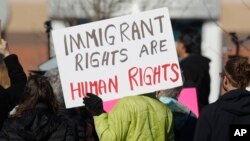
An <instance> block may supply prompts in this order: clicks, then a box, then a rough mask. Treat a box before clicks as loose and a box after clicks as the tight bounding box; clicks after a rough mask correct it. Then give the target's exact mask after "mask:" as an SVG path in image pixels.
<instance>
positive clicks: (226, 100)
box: [218, 89, 250, 116]
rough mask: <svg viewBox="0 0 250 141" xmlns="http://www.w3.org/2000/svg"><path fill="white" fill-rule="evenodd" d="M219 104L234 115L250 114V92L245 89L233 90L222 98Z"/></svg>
mask: <svg viewBox="0 0 250 141" xmlns="http://www.w3.org/2000/svg"><path fill="white" fill-rule="evenodd" d="M218 102H219V103H220V108H221V109H223V110H224V111H227V112H229V113H232V114H234V115H238V116H244V115H249V114H250V92H249V91H247V90H245V89H237V90H232V91H230V92H228V93H226V94H225V95H223V96H222V97H220V99H219V101H218Z"/></svg>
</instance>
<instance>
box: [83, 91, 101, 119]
mask: <svg viewBox="0 0 250 141" xmlns="http://www.w3.org/2000/svg"><path fill="white" fill-rule="evenodd" d="M83 103H84V104H85V106H86V107H87V108H89V110H90V111H91V112H93V114H94V115H95V116H99V115H100V114H102V113H105V111H104V110H103V102H102V99H101V98H100V97H98V96H96V95H94V94H92V93H88V94H87V97H84V98H83Z"/></svg>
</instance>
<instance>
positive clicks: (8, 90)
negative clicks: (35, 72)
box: [0, 39, 27, 129]
mask: <svg viewBox="0 0 250 141" xmlns="http://www.w3.org/2000/svg"><path fill="white" fill-rule="evenodd" d="M0 54H1V56H2V57H3V58H4V59H3V60H4V63H5V65H6V67H7V70H8V75H9V76H8V77H9V79H10V86H9V87H4V86H2V85H0V129H1V127H2V123H3V121H4V120H5V119H6V118H7V116H8V113H9V112H10V111H11V110H12V109H13V108H14V107H15V106H16V105H17V104H18V103H19V102H20V99H21V98H22V92H23V89H24V87H25V84H26V81H27V77H26V75H25V73H24V71H23V68H22V66H21V64H20V63H19V61H18V57H17V56H16V55H14V54H10V53H9V50H8V48H7V43H6V41H5V40H3V39H2V40H1V43H0ZM6 75H7V74H6Z"/></svg>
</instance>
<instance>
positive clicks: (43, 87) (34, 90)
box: [13, 75, 58, 117]
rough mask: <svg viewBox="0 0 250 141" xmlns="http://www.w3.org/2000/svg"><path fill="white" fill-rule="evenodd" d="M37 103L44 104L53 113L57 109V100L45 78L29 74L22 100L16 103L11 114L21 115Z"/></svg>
mask: <svg viewBox="0 0 250 141" xmlns="http://www.w3.org/2000/svg"><path fill="white" fill-rule="evenodd" d="M38 103H44V104H46V105H47V106H48V108H49V110H50V111H51V112H54V113H55V112H56V111H57V109H58V102H57V100H56V97H55V95H54V93H53V89H52V87H51V85H50V83H49V81H48V80H47V78H46V77H44V76H41V75H31V76H29V78H28V81H27V84H26V86H25V88H24V97H23V101H22V102H21V104H19V105H18V107H17V111H16V113H15V114H14V115H13V116H14V117H20V116H22V114H23V113H24V112H25V111H27V110H29V109H33V108H34V107H35V106H36V105H37V104H38Z"/></svg>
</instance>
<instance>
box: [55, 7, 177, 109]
mask: <svg viewBox="0 0 250 141" xmlns="http://www.w3.org/2000/svg"><path fill="white" fill-rule="evenodd" d="M52 37H53V42H54V47H55V53H56V58H57V63H58V68H59V73H60V78H61V83H62V88H63V94H64V100H65V103H66V107H67V108H71V107H77V106H82V105H83V100H82V98H83V97H84V96H85V95H86V93H87V92H92V93H94V94H96V95H97V96H99V97H101V98H102V99H103V101H110V100H113V99H119V98H122V97H125V96H131V95H138V94H143V93H147V92H152V91H156V90H160V89H167V88H172V87H176V86H180V85H182V78H181V73H180V67H179V63H178V57H177V53H176V48H175V42H174V38H173V31H172V27H171V22H170V17H169V13H168V9H167V8H161V9H155V10H151V11H146V12H142V13H137V14H134V15H128V16H122V17H117V18H112V19H107V20H102V21H97V22H92V23H88V24H83V25H78V26H74V27H68V28H64V29H58V30H54V31H52Z"/></svg>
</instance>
